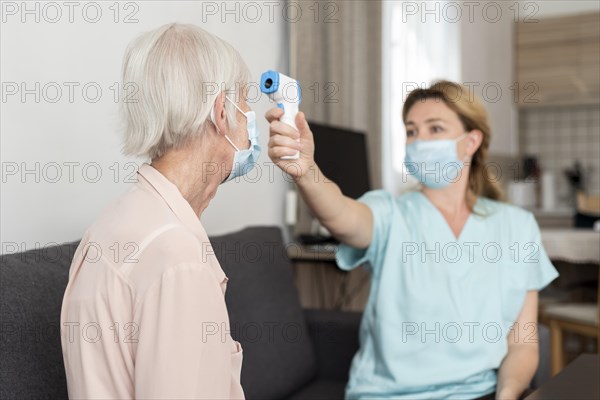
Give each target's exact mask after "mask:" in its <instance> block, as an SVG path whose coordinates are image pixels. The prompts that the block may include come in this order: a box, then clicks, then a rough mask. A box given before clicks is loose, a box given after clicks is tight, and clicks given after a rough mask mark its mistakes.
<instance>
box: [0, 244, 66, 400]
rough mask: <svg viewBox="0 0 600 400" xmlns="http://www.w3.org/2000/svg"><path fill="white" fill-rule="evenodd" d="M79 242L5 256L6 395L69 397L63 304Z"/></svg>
mask: <svg viewBox="0 0 600 400" xmlns="http://www.w3.org/2000/svg"><path fill="white" fill-rule="evenodd" d="M77 245H78V242H74V243H66V244H63V245H59V246H49V247H42V248H40V249H36V250H31V251H27V252H22V253H14V254H5V255H1V256H0V345H1V351H0V354H1V356H0V398H2V399H65V398H67V383H66V378H65V369H64V364H63V358H62V350H61V344H60V308H61V304H62V298H63V293H64V291H65V288H66V287H67V281H68V279H69V267H70V265H71V260H72V259H73V254H74V252H75V249H76V248H77Z"/></svg>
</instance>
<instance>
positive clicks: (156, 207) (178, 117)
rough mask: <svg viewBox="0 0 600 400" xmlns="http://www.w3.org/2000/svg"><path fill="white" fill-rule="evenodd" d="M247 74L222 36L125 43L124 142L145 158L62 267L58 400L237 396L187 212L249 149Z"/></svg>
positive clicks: (245, 165) (219, 296)
mask: <svg viewBox="0 0 600 400" xmlns="http://www.w3.org/2000/svg"><path fill="white" fill-rule="evenodd" d="M248 78H249V71H248V68H247V66H246V64H245V62H244V61H243V60H242V58H241V57H240V55H239V53H238V52H237V51H236V50H235V49H234V48H233V47H232V46H231V45H229V44H228V43H226V42H224V41H223V40H221V39H219V38H217V37H216V36H213V35H211V34H210V33H208V32H206V31H204V30H202V29H200V28H198V27H196V26H193V25H179V24H170V25H165V26H162V27H160V28H158V29H156V30H154V31H151V32H147V33H144V34H142V35H141V36H140V37H138V38H137V39H136V40H134V41H133V42H132V43H131V45H130V46H129V48H128V49H127V52H126V54H125V60H124V63H123V82H124V85H129V87H130V88H132V89H135V91H134V90H130V91H129V93H130V94H132V96H133V97H132V98H130V99H129V100H130V101H127V102H125V103H124V112H125V113H124V114H125V122H126V124H125V125H126V130H125V138H124V141H125V146H124V147H125V151H126V152H127V153H128V154H133V155H137V156H144V157H146V158H148V159H149V161H150V163H146V164H144V165H143V166H142V167H141V168H140V169H139V171H138V180H137V182H136V183H135V184H134V185H133V186H132V187H131V188H130V190H129V191H127V192H126V193H125V194H124V195H123V196H122V197H121V198H119V199H117V200H116V201H114V202H113V203H112V204H111V205H110V206H109V207H107V208H106V210H105V211H104V212H103V213H102V214H101V215H100V217H99V218H98V219H97V220H96V221H95V222H94V223H93V224H92V226H90V227H89V229H88V230H87V231H86V232H85V234H84V235H83V238H82V240H81V243H80V245H79V247H78V249H77V251H76V253H75V257H74V259H73V263H72V264H71V269H70V271H69V283H68V285H67V289H66V292H65V295H64V299H63V304H62V310H61V326H62V328H63V335H62V350H63V356H64V362H65V369H66V375H67V386H68V390H69V397H70V398H72V399H87V398H95V399H132V398H140V399H232V398H235V399H238V398H243V397H244V393H243V390H242V387H241V386H240V371H241V364H242V349H241V347H240V344H239V343H238V342H236V341H234V340H233V339H232V338H231V336H230V335H229V331H230V327H229V317H228V314H227V308H226V306H225V299H224V294H225V289H226V286H227V277H226V276H225V274H224V272H223V270H222V269H221V266H220V265H219V262H218V261H217V259H216V257H215V255H214V251H213V250H212V248H211V245H210V242H209V240H208V237H207V235H206V232H205V231H204V228H203V227H202V224H201V223H200V220H199V217H200V215H201V214H202V212H203V211H204V210H205V209H206V207H208V205H209V202H210V200H211V199H212V198H213V197H214V195H215V193H216V191H217V189H218V188H219V185H220V184H221V183H223V182H225V181H230V180H232V179H233V178H235V177H237V176H240V175H242V174H244V173H246V172H248V171H249V170H250V169H252V167H253V165H254V163H255V162H256V160H257V158H258V154H259V152H260V147H259V146H258V132H257V131H256V123H255V115H254V112H252V111H250V107H249V106H248V104H247V103H246V101H245V93H244V91H243V90H242V88H243V87H244V86H245V83H246V82H247V81H248ZM124 87H125V88H127V86H124ZM215 87H218V88H220V90H221V91H220V92H218V93H217V92H216V91H215V90H214V88H215Z"/></svg>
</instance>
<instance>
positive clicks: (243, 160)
mask: <svg viewBox="0 0 600 400" xmlns="http://www.w3.org/2000/svg"><path fill="white" fill-rule="evenodd" d="M225 99H226V100H227V101H229V102H230V103H231V104H233V105H234V107H235V108H237V109H238V111H239V112H241V113H242V114H244V116H245V117H246V126H247V129H248V139H249V140H250V147H249V148H247V149H243V150H240V149H239V148H238V147H237V146H236V145H235V144H234V143H233V142H232V141H231V139H230V138H229V137H228V136H227V135H225V139H227V141H228V142H229V144H231V146H233V148H234V149H235V153H234V155H233V166H232V167H231V173H230V174H229V176H228V177H227V178H226V179H225V180H224V181H223V182H221V183H225V182H229V181H230V180H233V179H235V178H237V177H239V176H243V175H245V174H247V173H248V172H250V171H252V169H253V168H254V166H255V165H256V163H257V162H258V157H259V156H260V145H259V144H258V129H257V128H256V114H255V113H254V111H248V112H243V111H242V109H241V108H239V107H238V105H237V104H235V103H234V102H233V101H231V99H229V97H227V96H225ZM210 115H211V120H212V121H213V124H214V123H215V119H214V109H213V110H211V114H210ZM215 126H217V125H216V124H215Z"/></svg>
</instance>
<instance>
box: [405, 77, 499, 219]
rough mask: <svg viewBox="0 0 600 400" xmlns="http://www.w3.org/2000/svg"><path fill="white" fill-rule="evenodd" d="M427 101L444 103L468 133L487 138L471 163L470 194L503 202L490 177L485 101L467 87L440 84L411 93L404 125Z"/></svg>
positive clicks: (456, 84)
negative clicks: (409, 113) (414, 107)
mask: <svg viewBox="0 0 600 400" xmlns="http://www.w3.org/2000/svg"><path fill="white" fill-rule="evenodd" d="M427 99H438V100H441V101H443V102H444V103H445V104H446V105H447V106H448V107H449V108H450V109H451V110H452V111H454V112H455V113H456V114H457V115H458V117H459V118H460V121H461V122H462V124H463V128H464V129H465V130H466V131H471V130H474V129H477V130H479V131H481V133H482V135H483V138H482V141H481V146H479V148H478V149H477V151H476V152H475V154H473V158H472V159H471V163H470V166H471V169H470V173H469V183H468V190H469V191H470V192H471V193H468V194H473V195H475V196H482V197H487V198H489V199H492V200H503V199H504V195H503V192H502V189H501V188H500V186H499V185H498V184H497V183H496V182H495V181H493V180H491V179H490V178H489V177H488V176H487V175H486V174H487V171H486V162H487V158H488V151H489V147H490V140H491V132H490V124H489V122H488V114H487V112H486V110H485V108H484V106H483V105H482V104H481V101H480V100H479V99H478V98H477V97H476V96H475V95H474V94H473V93H472V92H470V91H469V89H468V88H467V87H465V86H463V85H460V84H458V83H454V82H449V81H444V80H441V81H437V82H434V83H433V84H432V85H431V86H430V87H429V88H427V89H416V90H413V91H412V92H410V94H409V95H408V97H407V98H406V101H405V102H404V106H403V109H402V119H403V121H404V122H405V123H406V116H407V115H408V112H409V111H410V109H411V108H412V107H413V106H414V105H415V103H416V102H417V101H425V100H427ZM467 200H468V203H469V208H471V210H472V209H473V205H474V199H471V198H470V196H467Z"/></svg>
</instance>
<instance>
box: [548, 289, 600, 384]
mask: <svg viewBox="0 0 600 400" xmlns="http://www.w3.org/2000/svg"><path fill="white" fill-rule="evenodd" d="M598 294H600V279H598V292H597V300H596V303H558V304H549V305H547V306H546V307H545V309H544V319H545V321H546V322H547V323H548V325H549V326H550V341H551V348H552V350H551V366H552V375H556V374H557V373H559V372H560V371H561V370H562V369H563V367H564V366H565V351H564V346H563V332H573V333H577V334H580V335H583V336H587V337H592V338H595V339H596V341H597V346H596V350H597V351H599V352H600V295H598Z"/></svg>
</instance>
